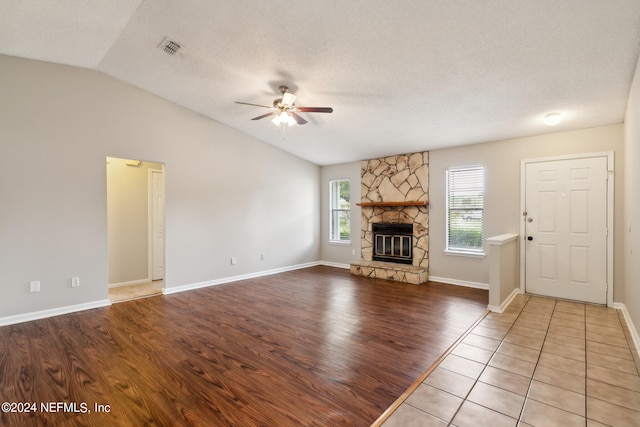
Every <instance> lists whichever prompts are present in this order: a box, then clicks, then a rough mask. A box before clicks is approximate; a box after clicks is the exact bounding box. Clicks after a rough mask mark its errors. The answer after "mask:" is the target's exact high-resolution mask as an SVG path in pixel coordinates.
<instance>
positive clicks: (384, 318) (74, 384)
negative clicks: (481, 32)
mask: <svg viewBox="0 0 640 427" xmlns="http://www.w3.org/2000/svg"><path fill="white" fill-rule="evenodd" d="M487 300H488V295H487V291H484V290H478V289H470V288H462V287H457V286H451V285H444V284H438V283H429V284H426V285H408V284H402V283H397V282H390V281H385V280H375V279H368V278H363V277H359V276H352V275H350V274H349V272H348V271H345V270H342V269H336V268H331V267H323V266H319V267H312V268H308V269H303V270H296V271H292V272H287V273H281V274H277V275H273V276H268V277H263V278H257V279H251V280H245V281H241V282H235V283H230V284H225V285H219V286H215V287H210V288H205V289H200V290H196V291H191V292H185V293H181V294H175V295H169V296H154V297H151V298H147V299H140V300H134V301H129V302H124V303H119V304H114V305H113V306H111V307H107V308H100V309H95V310H89V311H85V312H80V313H73V314H69V315H64V316H58V317H54V318H49V319H42V320H37V321H33V322H27V323H23V324H18V325H11V326H6V327H2V328H0V379H1V381H2V382H1V383H0V401H2V402H4V401H8V402H35V403H37V404H38V405H40V404H41V402H58V401H62V402H67V403H69V402H85V403H86V404H87V405H88V406H89V408H90V409H91V410H92V412H91V413H86V414H85V413H76V412H64V413H42V412H39V413H37V414H16V413H4V412H3V413H0V424H1V425H3V426H4V425H6V426H25V425H34V426H35V425H62V424H63V425H69V426H74V425H88V426H92V425H158V426H165V425H175V426H192V425H193V426H197V425H209V426H210V425H221V426H224V425H229V426H235V425H238V426H239V425H242V426H252V425H255V426H263V425H264V426H274V425H277V426H300V425H305V426H313V425H318V426H325V425H332V426H335V425H355V426H368V425H370V424H371V423H372V422H373V421H375V420H376V419H377V418H378V416H380V414H382V413H383V412H384V410H385V409H386V408H387V407H388V406H389V405H391V404H392V403H393V402H394V401H395V399H396V398H397V397H398V396H400V395H401V394H402V393H403V392H404V390H405V389H406V388H407V387H409V386H410V385H411V384H412V383H413V382H414V381H415V380H416V379H417V378H418V377H419V376H420V375H421V374H422V373H423V372H424V371H425V370H426V369H427V368H428V367H429V366H430V365H431V364H432V363H433V362H434V361H435V360H436V359H437V358H438V356H440V354H442V353H443V352H444V351H445V350H446V349H447V348H448V346H449V345H450V344H452V343H453V342H454V341H455V340H456V339H457V338H458V337H460V336H461V335H462V334H463V333H464V331H465V330H466V329H467V328H469V327H470V326H471V325H472V324H473V323H474V322H475V321H476V320H477V319H478V318H479V317H480V316H481V315H482V314H483V313H484V310H485V308H486V304H487ZM96 403H97V404H102V405H109V408H110V410H109V412H107V413H96V412H95V411H93V409H94V404H96ZM38 409H39V408H38Z"/></svg>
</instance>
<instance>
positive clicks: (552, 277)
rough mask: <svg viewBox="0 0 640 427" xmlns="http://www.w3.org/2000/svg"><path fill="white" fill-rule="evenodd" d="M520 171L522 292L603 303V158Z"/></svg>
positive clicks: (537, 164) (543, 164) (555, 162)
mask: <svg viewBox="0 0 640 427" xmlns="http://www.w3.org/2000/svg"><path fill="white" fill-rule="evenodd" d="M525 168H526V170H525V212H526V213H527V214H526V217H525V232H526V239H527V240H526V241H525V288H526V290H527V292H530V293H534V294H540V295H546V296H552V297H557V298H566V299H572V300H579V301H587V302H594V303H600V304H604V303H606V297H607V283H606V282H607V158H606V157H589V158H579V159H568V160H553V161H546V162H533V163H527V164H525Z"/></svg>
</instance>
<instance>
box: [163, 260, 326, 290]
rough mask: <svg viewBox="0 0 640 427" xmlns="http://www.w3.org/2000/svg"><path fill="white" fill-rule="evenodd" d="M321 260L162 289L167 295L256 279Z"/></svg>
mask: <svg viewBox="0 0 640 427" xmlns="http://www.w3.org/2000/svg"><path fill="white" fill-rule="evenodd" d="M317 265H320V262H318V261H314V262H307V263H304V264H297V265H292V266H289V267H280V268H274V269H272V270H265V271H258V272H255V273H249V274H241V275H239V276H231V277H224V278H222V279H215V280H208V281H206V282H200V283H191V284H189V285H182V286H173V287H165V288H164V289H163V291H162V293H163V294H165V295H170V294H176V293H178V292H185V291H191V290H194V289H201V288H207V287H209V286H216V285H222V284H225V283H231V282H238V281H240V280H247V279H255V278H256V277H263V276H270V275H272V274H278V273H284V272H285V271H293V270H300V269H301V268H308V267H315V266H317Z"/></svg>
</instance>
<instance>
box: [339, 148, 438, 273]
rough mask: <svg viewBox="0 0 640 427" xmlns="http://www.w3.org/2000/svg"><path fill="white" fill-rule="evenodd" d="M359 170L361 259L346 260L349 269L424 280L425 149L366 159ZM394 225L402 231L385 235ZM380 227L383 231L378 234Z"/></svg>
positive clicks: (426, 251) (426, 250) (426, 253)
mask: <svg viewBox="0 0 640 427" xmlns="http://www.w3.org/2000/svg"><path fill="white" fill-rule="evenodd" d="M360 173H361V182H362V184H361V185H362V199H361V202H360V203H358V205H359V206H361V208H362V214H361V215H362V230H361V233H360V239H361V245H362V260H361V261H360V262H355V263H352V264H351V266H350V267H351V273H352V274H357V275H361V276H367V277H376V278H381V279H389V280H396V281H400V282H406V283H414V284H419V283H425V282H426V281H427V276H428V268H429V233H428V231H429V229H428V221H429V216H428V213H427V212H428V211H427V204H428V199H429V193H428V191H429V153H428V152H422V153H412V154H404V155H399V156H390V157H384V158H380V159H373V160H365V161H363V162H362V163H361V170H360ZM393 225H397V226H398V227H396V228H397V229H398V230H402V231H401V232H400V233H396V232H395V231H394V232H393V233H390V232H389V226H393ZM380 227H382V229H383V230H382V232H378V230H380ZM391 228H393V227H391ZM402 236H405V237H404V238H403V237H402ZM406 236H409V237H410V239H407V238H406ZM379 244H380V245H382V247H381V248H379ZM408 244H409V245H410V248H407V245H408ZM389 254H391V256H390V257H389V256H388V255H389ZM390 258H391V259H390Z"/></svg>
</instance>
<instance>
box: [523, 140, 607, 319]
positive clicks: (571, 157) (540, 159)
mask: <svg viewBox="0 0 640 427" xmlns="http://www.w3.org/2000/svg"><path fill="white" fill-rule="evenodd" d="M593 157H606V158H607V263H606V266H607V307H613V235H614V232H615V229H614V228H613V227H614V223H613V215H614V188H615V187H614V178H615V173H614V171H615V169H614V153H613V151H604V152H597V153H582V154H570V155H566V156H554V157H538V158H533V159H524V160H520V236H521V237H522V238H521V239H520V292H521V293H525V291H526V268H527V264H526V252H525V251H526V245H525V238H524V236H525V234H526V229H525V217H524V212H525V201H526V167H527V164H529V163H541V162H551V161H556V160H579V159H586V158H593Z"/></svg>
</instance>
